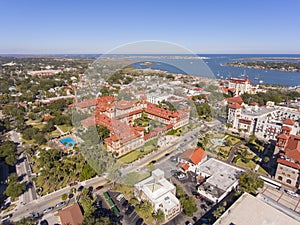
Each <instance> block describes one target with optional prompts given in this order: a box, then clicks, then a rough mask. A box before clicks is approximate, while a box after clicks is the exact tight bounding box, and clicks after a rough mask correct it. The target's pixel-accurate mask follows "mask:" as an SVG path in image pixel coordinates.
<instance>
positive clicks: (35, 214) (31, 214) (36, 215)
mask: <svg viewBox="0 0 300 225" xmlns="http://www.w3.org/2000/svg"><path fill="white" fill-rule="evenodd" d="M29 216H31V217H34V218H35V219H37V218H39V217H40V215H39V213H35V212H32V213H30V214H29Z"/></svg>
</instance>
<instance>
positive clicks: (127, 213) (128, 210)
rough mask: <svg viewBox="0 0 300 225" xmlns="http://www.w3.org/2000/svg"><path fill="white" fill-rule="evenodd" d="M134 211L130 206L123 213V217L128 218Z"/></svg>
mask: <svg viewBox="0 0 300 225" xmlns="http://www.w3.org/2000/svg"><path fill="white" fill-rule="evenodd" d="M133 210H134V206H132V205H130V206H129V207H128V209H127V210H126V212H125V215H127V216H129V215H130V214H131V213H132V212H133Z"/></svg>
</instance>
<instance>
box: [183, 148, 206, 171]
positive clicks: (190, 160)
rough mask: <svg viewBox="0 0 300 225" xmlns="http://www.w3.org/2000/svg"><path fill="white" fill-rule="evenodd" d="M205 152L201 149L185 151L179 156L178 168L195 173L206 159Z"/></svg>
mask: <svg viewBox="0 0 300 225" xmlns="http://www.w3.org/2000/svg"><path fill="white" fill-rule="evenodd" d="M206 157H207V155H206V152H205V151H204V150H203V149H202V148H197V149H193V148H190V149H187V150H186V151H185V152H184V153H182V154H181V155H180V156H179V164H178V166H179V167H181V168H183V169H184V168H186V169H184V170H185V171H186V170H190V171H193V172H195V173H196V171H197V167H198V165H200V164H201V162H203V161H204V160H205V159H206ZM184 164H187V165H188V167H187V166H184Z"/></svg>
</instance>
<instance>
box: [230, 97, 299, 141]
mask: <svg viewBox="0 0 300 225" xmlns="http://www.w3.org/2000/svg"><path fill="white" fill-rule="evenodd" d="M286 119H292V120H295V121H298V120H299V119H300V113H299V112H297V111H295V110H293V109H290V108H287V107H278V106H274V107H272V106H269V107H259V106H257V105H255V106H248V105H244V106H241V105H239V104H238V103H233V104H231V105H230V106H229V111H228V119H227V122H228V123H230V124H231V125H232V129H234V130H236V131H238V130H240V131H242V132H244V133H246V134H248V135H250V134H255V136H256V137H258V138H260V139H267V140H276V138H277V135H278V134H279V133H280V131H281V128H282V126H283V125H284V120H286ZM298 131H299V124H298V123H296V124H295V125H294V128H293V129H292V132H291V133H292V134H296V133H298Z"/></svg>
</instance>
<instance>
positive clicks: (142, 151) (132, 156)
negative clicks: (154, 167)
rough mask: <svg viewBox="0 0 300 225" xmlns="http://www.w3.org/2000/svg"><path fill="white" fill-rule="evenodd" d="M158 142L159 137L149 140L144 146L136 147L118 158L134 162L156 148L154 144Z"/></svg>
mask: <svg viewBox="0 0 300 225" xmlns="http://www.w3.org/2000/svg"><path fill="white" fill-rule="evenodd" d="M156 143H157V138H155V139H153V140H151V141H149V142H147V143H146V144H145V145H144V146H143V147H141V148H138V149H135V150H133V151H131V152H129V153H128V154H126V155H124V156H121V157H120V158H118V160H119V161H120V162H122V163H132V162H133V161H135V160H137V159H138V158H139V157H142V156H143V155H146V154H148V153H150V152H152V151H153V150H154V146H153V144H156Z"/></svg>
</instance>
